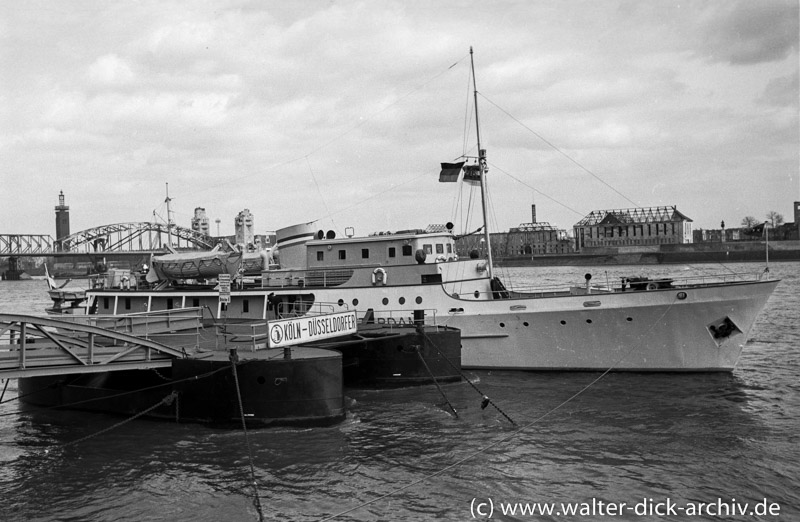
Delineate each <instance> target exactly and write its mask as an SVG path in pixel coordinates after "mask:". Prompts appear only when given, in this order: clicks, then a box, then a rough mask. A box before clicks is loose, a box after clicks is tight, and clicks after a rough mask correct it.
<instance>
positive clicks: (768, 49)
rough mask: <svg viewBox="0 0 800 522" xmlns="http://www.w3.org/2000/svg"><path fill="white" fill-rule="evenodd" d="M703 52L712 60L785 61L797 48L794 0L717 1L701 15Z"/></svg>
mask: <svg viewBox="0 0 800 522" xmlns="http://www.w3.org/2000/svg"><path fill="white" fill-rule="evenodd" d="M700 30H701V35H700V38H701V39H702V42H701V44H702V46H703V47H702V51H703V52H704V53H706V56H707V57H708V58H709V59H710V60H714V61H726V62H728V63H731V64H734V65H750V64H755V63H761V62H773V61H778V60H783V59H784V58H786V57H787V56H788V55H789V53H791V52H793V51H794V52H796V51H797V38H798V3H797V2H796V1H794V0H762V1H752V0H740V1H738V2H730V1H724V2H714V3H712V4H711V5H710V6H709V7H708V8H707V9H705V10H704V12H702V14H701V18H700Z"/></svg>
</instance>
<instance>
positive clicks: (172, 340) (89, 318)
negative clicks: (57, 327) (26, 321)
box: [51, 307, 203, 347]
mask: <svg viewBox="0 0 800 522" xmlns="http://www.w3.org/2000/svg"><path fill="white" fill-rule="evenodd" d="M51 317H52V316H51ZM58 320H59V321H61V322H65V323H70V324H74V325H83V326H94V327H98V328H102V329H104V330H107V331H109V332H113V333H122V334H128V335H135V336H137V337H141V338H143V339H147V340H154V341H159V342H163V343H166V344H182V345H185V344H188V342H190V341H191V340H192V339H193V340H194V342H193V344H194V346H195V347H198V346H199V345H200V330H201V329H202V326H203V309H202V308H199V307H197V308H173V309H170V310H156V311H150V312H135V313H130V314H117V315H101V314H61V315H59V316H58Z"/></svg>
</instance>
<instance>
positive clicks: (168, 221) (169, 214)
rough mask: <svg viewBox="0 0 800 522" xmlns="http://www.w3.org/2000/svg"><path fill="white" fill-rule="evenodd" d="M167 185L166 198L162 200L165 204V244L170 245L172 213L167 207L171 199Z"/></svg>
mask: <svg viewBox="0 0 800 522" xmlns="http://www.w3.org/2000/svg"><path fill="white" fill-rule="evenodd" d="M166 185H167V199H165V200H164V203H166V204H167V244H168V245H170V246H172V225H173V223H172V214H171V212H172V211H171V210H170V209H169V202H170V201H172V198H170V197H169V183H166Z"/></svg>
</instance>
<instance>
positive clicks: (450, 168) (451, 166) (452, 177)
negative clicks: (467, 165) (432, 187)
mask: <svg viewBox="0 0 800 522" xmlns="http://www.w3.org/2000/svg"><path fill="white" fill-rule="evenodd" d="M463 166H464V162H463V161H462V162H460V163H442V171H441V172H440V173H439V181H440V182H442V183H448V182H456V181H458V177H459V176H460V175H461V167H463Z"/></svg>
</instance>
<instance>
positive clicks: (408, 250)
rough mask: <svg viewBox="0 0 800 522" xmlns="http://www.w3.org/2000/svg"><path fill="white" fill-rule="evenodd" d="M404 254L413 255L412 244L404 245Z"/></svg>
mask: <svg viewBox="0 0 800 522" xmlns="http://www.w3.org/2000/svg"><path fill="white" fill-rule="evenodd" d="M403 255H404V256H410V255H411V245H403Z"/></svg>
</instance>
